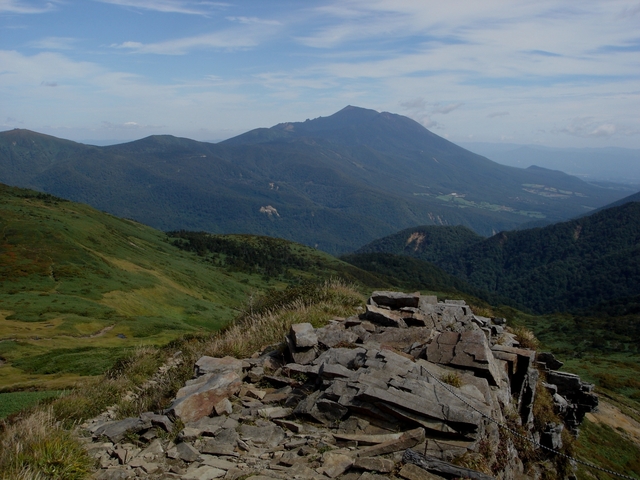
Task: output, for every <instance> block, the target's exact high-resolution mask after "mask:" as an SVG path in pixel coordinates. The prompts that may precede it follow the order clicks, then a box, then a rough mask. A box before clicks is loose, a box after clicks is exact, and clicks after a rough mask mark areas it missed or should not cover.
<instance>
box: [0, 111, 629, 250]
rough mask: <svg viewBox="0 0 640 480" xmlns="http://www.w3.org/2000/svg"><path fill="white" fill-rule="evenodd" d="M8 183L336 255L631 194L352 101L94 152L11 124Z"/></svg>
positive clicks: (3, 138) (173, 223)
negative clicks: (249, 125)
mask: <svg viewBox="0 0 640 480" xmlns="http://www.w3.org/2000/svg"><path fill="white" fill-rule="evenodd" d="M0 181H1V182H5V183H8V184H10V185H16V186H21V187H29V188H34V189H37V190H40V191H44V192H47V193H51V194H53V195H57V196H60V197H64V198H68V199H71V200H74V201H80V202H85V203H88V204H90V205H92V206H93V207H96V208H99V209H101V210H104V211H107V212H109V213H112V214H115V215H118V216H121V217H128V218H133V219H135V220H137V221H140V222H142V223H145V224H148V225H150V226H153V227H155V228H159V229H162V230H177V229H188V230H205V231H209V232H213V233H254V234H262V235H269V236H275V237H281V238H285V239H289V240H295V241H298V242H301V243H304V244H307V245H311V246H316V247H318V248H320V249H322V250H325V251H327V252H330V253H344V252H347V251H350V250H353V249H355V248H357V247H358V246H360V245H363V244H365V243H367V242H370V241H372V240H374V239H375V238H379V237H382V236H384V235H388V234H390V233H393V232H396V231H398V230H400V229H402V228H407V227H410V226H414V225H428V224H431V225H458V224H460V225H464V226H467V227H469V228H471V229H473V230H474V231H476V232H478V233H480V234H482V235H491V234H493V233H496V232H498V231H502V230H509V229H513V228H515V227H517V226H518V225H522V224H525V223H527V222H530V221H532V220H545V221H549V222H554V221H559V220H565V219H568V218H571V217H574V216H577V215H581V214H584V213H587V212H589V211H591V210H593V209H595V208H598V207H601V206H603V205H606V204H608V203H610V202H613V201H615V200H617V199H619V198H621V197H624V196H625V195H627V194H628V193H629V192H625V191H616V190H613V189H607V188H602V187H598V186H595V185H591V184H588V183H585V182H583V181H582V180H580V179H578V178H576V177H572V176H569V175H566V174H564V173H562V172H558V171H551V170H546V169H543V168H538V167H531V168H527V169H519V168H513V167H508V166H504V165H499V164H497V163H495V162H492V161H490V160H488V159H487V158H484V157H482V156H479V155H476V154H473V153H471V152H469V151H468V150H465V149H463V148H461V147H459V146H457V145H455V144H453V143H451V142H449V141H447V140H445V139H443V138H441V137H439V136H437V135H435V134H433V133H432V132H430V131H428V130H427V129H425V128H424V127H422V126H421V125H420V124H418V123H417V122H414V121H413V120H410V119H409V118H407V117H403V116H400V115H395V114H391V113H386V112H384V113H378V112H376V111H373V110H367V109H362V108H358V107H351V106H350V107H346V108H344V109H343V110H341V111H339V112H337V113H336V114H334V115H331V116H329V117H324V118H323V117H321V118H317V119H315V120H308V121H306V122H299V123H283V124H279V125H276V126H274V127H272V128H262V129H257V130H252V131H250V132H247V133H245V134H243V135H240V136H238V137H235V138H232V139H229V140H227V141H225V142H221V143H219V144H211V143H204V142H196V141H193V140H189V139H184V138H176V137H172V136H152V137H148V138H145V139H142V140H138V141H135V142H130V143H125V144H121V145H113V146H108V147H96V146H88V145H83V144H78V143H74V142H70V141H67V140H61V139H57V138H55V137H49V136H46V135H41V134H37V133H34V132H30V131H26V130H12V131H7V132H3V133H1V134H0Z"/></svg>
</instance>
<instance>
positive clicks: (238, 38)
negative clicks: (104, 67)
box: [112, 31, 259, 55]
mask: <svg viewBox="0 0 640 480" xmlns="http://www.w3.org/2000/svg"><path fill="white" fill-rule="evenodd" d="M232 33H234V32H229V31H220V32H215V33H208V34H205V35H198V36H195V37H186V38H178V39H175V40H167V41H165V42H158V43H146V44H145V43H141V42H124V43H122V44H120V45H112V47H115V48H121V49H128V50H131V51H133V52H135V53H153V54H159V55H185V54H187V53H189V52H190V51H191V50H194V49H202V48H211V49H220V50H238V49H243V48H251V47H255V46H256V45H258V44H259V41H258V40H257V39H256V38H253V37H252V36H251V35H246V36H245V35H237V34H236V35H234V34H232Z"/></svg>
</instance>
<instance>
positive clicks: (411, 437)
mask: <svg viewBox="0 0 640 480" xmlns="http://www.w3.org/2000/svg"><path fill="white" fill-rule="evenodd" d="M424 440H425V434H424V428H416V429H413V430H409V431H407V432H404V433H403V434H402V435H400V437H399V438H398V439H396V440H389V441H388V442H384V443H379V444H378V445H373V446H371V447H366V448H363V449H361V450H359V451H358V456H359V457H376V456H378V455H386V454H387V453H393V452H399V451H401V450H406V449H407V448H411V447H415V446H416V445H418V444H419V443H422V442H424Z"/></svg>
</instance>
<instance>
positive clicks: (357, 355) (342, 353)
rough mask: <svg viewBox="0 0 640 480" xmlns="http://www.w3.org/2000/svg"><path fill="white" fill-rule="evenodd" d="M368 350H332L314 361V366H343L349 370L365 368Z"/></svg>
mask: <svg viewBox="0 0 640 480" xmlns="http://www.w3.org/2000/svg"><path fill="white" fill-rule="evenodd" d="M366 355H367V350H366V349H364V348H361V347H358V348H332V349H330V350H327V351H326V352H323V353H322V355H320V356H319V357H318V358H316V359H315V360H314V362H313V363H314V365H322V364H323V363H326V364H330V365H342V366H343V367H345V368H348V369H349V370H356V369H358V368H360V367H362V366H364V364H365V361H366Z"/></svg>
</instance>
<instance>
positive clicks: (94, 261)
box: [0, 185, 355, 391]
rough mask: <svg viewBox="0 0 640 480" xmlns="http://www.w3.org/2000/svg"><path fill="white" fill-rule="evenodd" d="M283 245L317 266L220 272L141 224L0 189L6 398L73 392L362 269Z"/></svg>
mask: <svg viewBox="0 0 640 480" xmlns="http://www.w3.org/2000/svg"><path fill="white" fill-rule="evenodd" d="M289 245H291V244H289ZM287 248H291V249H292V250H294V251H295V252H297V253H296V254H298V255H301V256H306V257H309V258H313V259H314V262H315V264H316V265H317V268H315V270H314V271H313V272H299V271H296V270H295V269H288V270H287V272H286V278H285V276H283V275H280V276H276V277H271V278H267V277H265V276H264V275H260V274H249V273H245V272H243V271H237V269H236V271H231V270H230V269H227V268H221V267H215V266H213V265H212V264H211V263H207V262H204V261H202V259H200V258H198V257H197V256H196V255H195V254H194V253H190V252H184V251H182V250H180V249H178V248H176V247H174V246H173V245H171V244H170V243H169V242H168V241H167V239H166V235H165V234H164V233H162V232H159V231H157V230H154V229H152V228H149V227H146V226H144V225H141V224H139V223H136V222H133V221H129V220H123V219H119V218H116V217H113V216H111V215H107V214H104V213H101V212H98V211H96V210H94V209H92V208H90V207H88V206H86V205H81V204H76V203H72V202H66V201H63V200H60V199H56V198H55V197H51V196H47V195H42V194H37V193H35V192H30V191H27V190H20V189H15V188H10V187H6V186H3V185H0V279H1V280H0V391H1V390H3V389H4V390H6V389H8V388H11V389H16V388H25V387H30V386H35V385H37V386H39V387H41V388H61V387H64V386H67V385H69V384H70V383H72V382H74V381H75V380H77V379H78V378H79V376H83V375H97V374H100V373H102V372H103V371H104V370H105V369H106V368H108V367H110V366H111V365H112V364H113V363H114V361H115V360H116V359H117V358H119V357H121V356H122V355H123V354H125V353H126V351H127V350H128V349H130V348H132V347H134V346H137V345H140V344H163V343H166V342H167V341H169V340H171V339H174V338H177V337H178V336H181V335H184V334H186V333H196V332H202V331H213V330H217V329H219V328H221V327H222V326H223V325H225V324H227V323H228V322H229V321H230V320H231V319H232V318H234V317H235V316H236V315H237V309H238V308H239V307H240V305H241V304H243V303H244V302H245V300H246V298H247V297H248V296H249V294H250V293H252V292H256V291H260V290H264V289H266V288H282V287H283V286H285V285H286V284H287V282H295V281H296V279H297V277H298V276H306V277H307V278H308V279H317V278H323V277H328V276H331V275H337V274H341V273H345V272H344V270H345V269H350V271H352V272H353V271H354V270H355V269H353V268H352V267H350V266H347V265H346V264H343V263H342V262H339V261H338V260H336V259H334V258H333V257H330V256H328V255H326V254H317V253H316V252H315V251H314V250H312V249H309V248H307V247H302V246H298V245H291V246H290V247H287ZM341 268H342V271H341ZM347 276H348V275H347Z"/></svg>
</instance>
